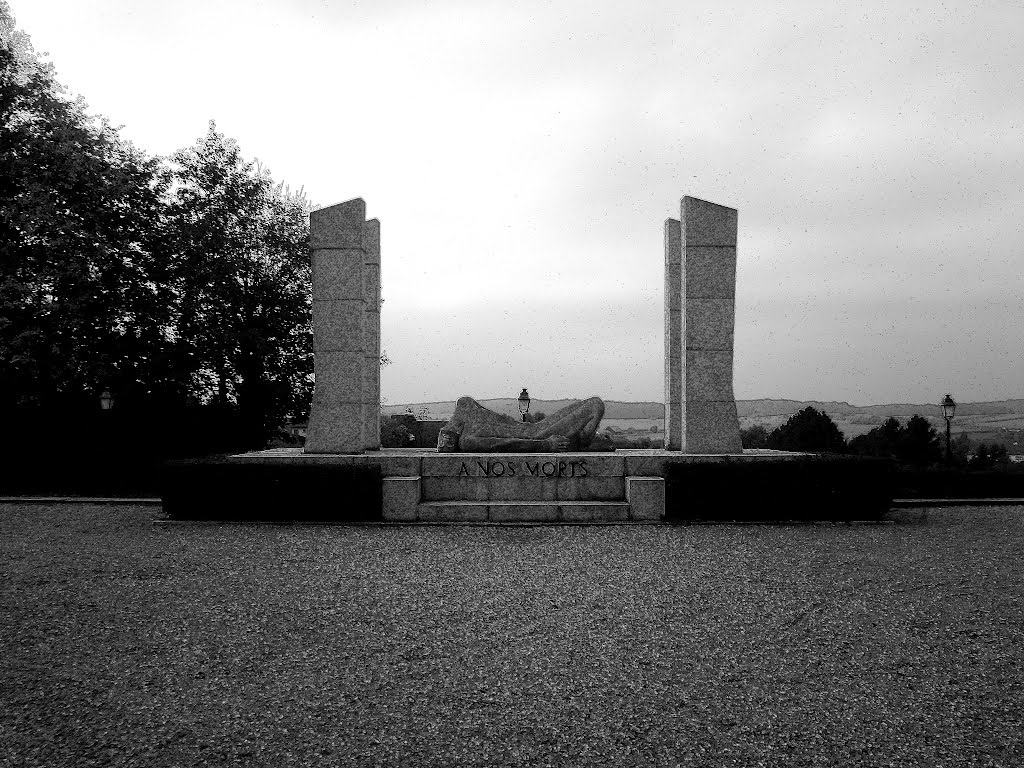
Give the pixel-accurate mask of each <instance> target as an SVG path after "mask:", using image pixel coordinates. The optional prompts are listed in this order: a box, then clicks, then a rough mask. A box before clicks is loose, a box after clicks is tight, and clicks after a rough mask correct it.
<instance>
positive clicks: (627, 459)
mask: <svg viewBox="0 0 1024 768" xmlns="http://www.w3.org/2000/svg"><path fill="white" fill-rule="evenodd" d="M804 455H805V454H799V453H787V452H783V451H769V450H747V451H744V452H743V453H742V454H730V455H722V454H686V453H678V452H673V451H663V450H653V449H646V450H645V449H638V450H618V451H614V452H608V453H536V454H496V453H437V452H436V451H433V450H423V449H413V448H404V449H403V448H398V449H382V450H380V451H372V452H367V453H363V454H355V455H351V454H306V453H303V452H302V449H301V448H279V449H273V450H267V451H257V452H254V453H245V454H239V455H237V456H233V457H231V460H232V461H233V462H240V463H257V464H258V463H274V464H278V463H281V462H282V461H284V462H287V463H289V464H290V463H291V462H296V463H298V464H306V465H322V464H349V465H351V464H362V465H376V466H379V467H380V468H381V473H382V475H383V480H384V487H383V512H384V520H385V521H389V522H434V523H440V522H447V523H459V522H467V523H468V522H474V523H487V522H490V523H534V522H535V523H564V524H574V523H601V522H620V523H624V522H638V523H639V522H643V523H654V522H659V521H662V520H664V518H665V469H666V467H667V466H669V465H670V464H678V463H692V462H724V461H744V460H750V459H760V460H764V459H766V458H769V459H777V460H779V461H787V460H794V459H799V458H801V457H803V456H804Z"/></svg>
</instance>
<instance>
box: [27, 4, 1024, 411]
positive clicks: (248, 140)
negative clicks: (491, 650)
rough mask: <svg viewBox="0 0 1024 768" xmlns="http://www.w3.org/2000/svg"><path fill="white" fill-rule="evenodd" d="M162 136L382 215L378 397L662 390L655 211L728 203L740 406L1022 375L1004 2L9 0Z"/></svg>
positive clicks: (1013, 107) (1020, 229) (997, 383)
mask: <svg viewBox="0 0 1024 768" xmlns="http://www.w3.org/2000/svg"><path fill="white" fill-rule="evenodd" d="M10 4H11V7H12V11H13V13H14V15H15V17H16V20H17V26H18V27H19V28H21V29H23V30H24V31H26V32H27V33H28V34H29V35H30V36H31V38H32V41H33V44H34V46H35V48H36V50H37V51H40V52H48V53H49V54H50V56H49V58H50V60H51V61H53V63H54V64H55V66H56V68H57V73H58V77H59V79H60V80H61V82H63V83H64V84H65V85H67V86H69V88H70V89H71V90H72V91H74V92H76V93H79V94H81V95H82V96H84V97H85V99H86V101H87V102H88V103H89V105H90V108H91V109H92V111H94V112H97V113H99V114H102V115H105V116H107V117H108V118H110V120H111V121H112V122H113V123H114V124H120V125H123V126H124V128H123V131H122V135H124V136H125V137H126V138H129V139H131V140H132V141H133V142H135V143H136V144H137V145H138V146H140V147H142V148H144V149H146V150H147V151H149V152H150V153H153V154H169V153H171V152H172V151H174V150H175V149H178V148H180V147H183V146H187V145H190V144H192V143H193V142H195V141H196V139H198V138H199V137H200V136H201V135H202V134H203V133H204V132H205V130H206V125H207V122H208V121H209V120H210V119H215V120H216V121H217V126H218V129H219V130H220V131H222V132H224V133H226V134H227V135H228V136H231V137H233V138H235V139H237V140H238V141H239V143H240V145H241V147H242V150H243V152H244V153H245V154H246V156H248V157H255V158H259V160H260V161H262V163H263V164H264V165H266V166H267V167H269V169H270V170H271V172H272V174H273V175H274V178H275V179H277V180H283V181H285V182H286V183H288V184H290V185H291V186H292V187H293V188H297V187H304V188H305V190H306V192H307V194H308V195H309V197H310V198H311V199H312V200H313V201H314V202H316V203H317V204H319V205H330V204H333V203H336V202H340V201H342V200H346V199H350V198H353V197H362V198H364V199H365V200H366V203H367V209H368V214H369V215H370V216H372V217H377V218H379V219H380V220H381V228H382V242H383V260H384V265H383V275H384V277H383V292H384V297H385V304H384V312H383V317H382V324H383V334H384V339H383V340H384V347H385V349H386V350H387V352H388V354H389V356H390V357H391V359H392V360H393V361H394V362H393V364H392V365H391V366H389V367H388V368H386V369H385V370H384V373H383V377H382V396H383V397H385V398H387V399H388V401H389V402H392V403H401V402H413V401H425V400H440V399H453V398H454V397H457V396H459V395H462V394H472V395H474V396H477V397H480V398H484V397H501V396H513V397H514V396H515V395H516V394H517V393H518V391H519V389H520V388H521V387H523V386H527V387H529V389H530V392H531V394H532V395H533V396H534V397H538V398H557V397H585V396H588V395H592V394H593V395H599V396H601V397H604V398H605V399H619V400H621V399H630V400H661V399H662V398H663V391H664V390H663V358H662V355H663V352H662V339H663V330H664V329H663V287H662V281H663V259H664V255H663V244H662V227H663V222H664V220H665V219H666V218H668V217H678V216H679V199H680V198H681V197H682V196H683V195H692V196H694V197H700V198H703V199H706V200H710V201H713V202H716V203H720V204H722V205H727V206H730V207H734V208H737V209H739V266H738V275H737V317H736V351H735V389H736V396H737V398H739V399H750V398H756V397H789V398H797V399H812V398H814V399H837V400H846V401H849V402H851V403H854V404H859V405H864V404H873V403H887V402H937V401H938V399H939V398H940V397H941V396H942V394H943V393H945V392H946V391H950V392H952V393H953V395H954V397H956V398H957V399H958V400H961V401H978V400H991V399H1001V398H1007V397H1024V352H1022V351H1024V277H1022V271H1024V270H1022V265H1024V224H1022V221H1024V218H1022V216H1024V44H1022V40H1024V37H1022V35H1021V34H1020V32H1021V30H1024V1H1022V0H1009V1H1006V2H999V1H998V0H993V1H992V2H985V3H967V2H951V3H944V4H939V3H922V4H921V6H922V7H921V8H919V9H917V10H902V9H900V10H897V8H899V7H900V6H902V5H903V4H900V3H891V2H883V3H850V4H844V5H842V6H836V7H833V6H832V5H831V4H821V3H817V2H815V3H797V2H787V3H753V2H750V3H745V4H732V5H730V4H727V3H723V2H720V1H719V0H713V1H712V2H701V1H699V0H698V1H697V2H680V0H673V2H642V3H638V2H625V1H624V0H623V1H621V2H604V1H603V0H589V2H514V1H512V0H501V2H490V1H489V0H444V1H437V2H423V1H418V0H372V1H366V2H337V1H335V0H331V1H327V0H266V1H265V2H259V0H201V1H200V0H174V1H173V2H164V3H150V2H142V1H141V0H10Z"/></svg>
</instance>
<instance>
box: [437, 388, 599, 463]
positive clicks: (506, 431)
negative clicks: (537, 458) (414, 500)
mask: <svg viewBox="0 0 1024 768" xmlns="http://www.w3.org/2000/svg"><path fill="white" fill-rule="evenodd" d="M603 416H604V401H602V400H601V398H599V397H589V398H587V399H586V400H581V401H580V402H578V403H573V404H571V405H567V406H566V407H565V408H561V409H559V410H557V411H555V412H554V413H552V414H551V415H550V416H545V417H544V418H543V419H541V420H540V421H536V422H524V421H516V420H515V419H513V418H511V417H509V416H506V415H505V414H503V413H495V412H494V411H492V410H490V409H488V408H485V407H484V406H482V405H480V403H478V402H477V401H476V400H474V399H473V398H472V397H460V398H459V400H458V402H457V403H456V404H455V413H454V414H452V417H451V419H450V420H449V421H448V423H447V424H445V425H444V426H443V427H441V432H440V434H439V435H438V438H437V450H438V453H454V452H458V451H463V452H469V453H474V452H475V453H550V452H555V453H558V452H562V451H582V450H585V449H586V448H588V447H590V446H591V443H592V442H593V441H594V435H595V434H596V433H597V427H598V425H599V424H600V423H601V418H602V417H603Z"/></svg>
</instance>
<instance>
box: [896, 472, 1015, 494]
mask: <svg viewBox="0 0 1024 768" xmlns="http://www.w3.org/2000/svg"><path fill="white" fill-rule="evenodd" d="M1022 470H1024V467H1021V465H1016V466H1014V465H1011V466H1010V467H1008V468H1006V469H1001V470H969V469H962V468H951V469H946V468H935V469H910V468H900V470H899V471H898V472H897V473H896V477H895V486H896V487H895V491H894V493H895V496H896V498H900V499H1020V498H1024V471H1022Z"/></svg>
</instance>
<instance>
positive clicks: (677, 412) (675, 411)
mask: <svg viewBox="0 0 1024 768" xmlns="http://www.w3.org/2000/svg"><path fill="white" fill-rule="evenodd" d="M666 389H667V386H666ZM682 441H683V403H682V400H681V399H680V400H675V401H669V402H667V403H665V450H666V451H678V450H680V449H681V448H682Z"/></svg>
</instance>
